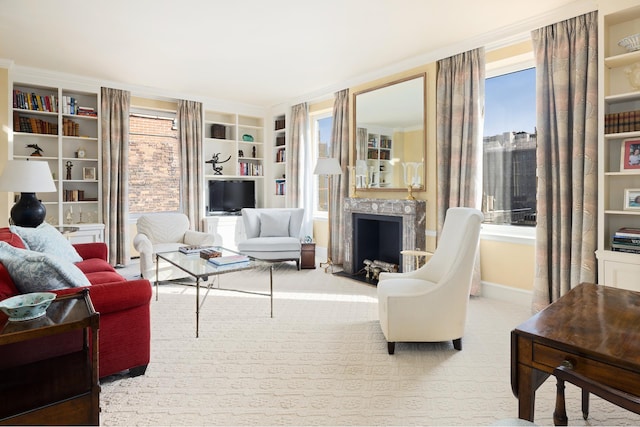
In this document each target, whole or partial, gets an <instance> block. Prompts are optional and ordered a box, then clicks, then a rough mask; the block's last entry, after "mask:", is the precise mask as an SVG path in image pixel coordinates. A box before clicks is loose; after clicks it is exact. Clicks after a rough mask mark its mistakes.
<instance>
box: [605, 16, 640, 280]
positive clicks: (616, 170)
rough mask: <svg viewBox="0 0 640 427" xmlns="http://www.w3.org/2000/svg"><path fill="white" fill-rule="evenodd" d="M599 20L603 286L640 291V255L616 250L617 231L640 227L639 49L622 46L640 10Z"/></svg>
mask: <svg viewBox="0 0 640 427" xmlns="http://www.w3.org/2000/svg"><path fill="white" fill-rule="evenodd" d="M600 19H601V20H602V21H601V24H602V26H601V28H602V31H601V32H600V37H601V38H602V42H603V43H602V44H601V45H602V46H604V51H603V52H602V54H601V55H599V57H600V59H599V60H600V61H601V69H602V70H603V75H602V76H601V79H600V82H599V85H600V89H599V98H600V99H601V103H600V108H599V110H600V111H599V114H600V121H601V126H600V130H601V133H600V135H599V141H598V146H599V170H598V194H599V205H598V251H597V252H596V255H597V257H598V283H600V284H602V285H608V286H615V287H622V288H628V289H633V290H640V282H639V281H638V279H637V278H638V277H640V254H638V253H627V252H622V251H620V249H619V247H618V245H615V246H613V245H612V241H613V237H614V235H616V232H617V231H618V230H620V229H622V228H625V227H631V228H640V208H635V207H634V206H633V203H630V202H629V200H627V199H628V198H629V197H630V196H629V195H630V194H635V193H634V190H635V191H636V192H637V193H638V194H640V165H634V164H632V162H630V161H629V155H630V151H631V150H632V149H633V148H634V147H638V148H640V123H637V121H638V120H640V114H638V113H637V112H638V111H640V86H639V85H637V84H633V82H632V80H631V79H630V78H629V77H631V76H630V75H629V74H630V72H631V71H632V69H633V68H634V67H637V64H638V63H639V62H640V50H639V51H632V52H629V51H627V49H625V48H624V47H622V46H620V45H619V44H618V43H619V41H620V40H621V39H623V38H624V37H626V36H630V35H632V34H635V33H637V29H638V28H640V7H635V8H632V9H628V10H623V11H619V12H616V13H613V14H609V15H605V16H602V17H601V18H600Z"/></svg>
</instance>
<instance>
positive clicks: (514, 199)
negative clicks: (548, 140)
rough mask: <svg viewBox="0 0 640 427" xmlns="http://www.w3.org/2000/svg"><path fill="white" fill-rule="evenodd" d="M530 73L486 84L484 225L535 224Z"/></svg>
mask: <svg viewBox="0 0 640 427" xmlns="http://www.w3.org/2000/svg"><path fill="white" fill-rule="evenodd" d="M535 85H536V82H535V68H529V69H526V70H523V71H518V72H515V73H509V74H504V75H501V76H497V77H492V78H489V79H486V87H485V91H486V94H485V96H486V98H485V126H484V129H485V131H484V159H483V160H484V166H483V170H484V172H483V174H484V177H483V198H482V211H483V213H484V215H485V222H486V223H493V224H512V225H535V224H536V140H537V139H536V97H535V95H536V94H535Z"/></svg>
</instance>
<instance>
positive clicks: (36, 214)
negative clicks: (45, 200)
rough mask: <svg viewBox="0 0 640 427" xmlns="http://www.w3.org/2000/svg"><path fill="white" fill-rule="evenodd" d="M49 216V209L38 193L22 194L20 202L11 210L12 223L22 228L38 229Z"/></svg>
mask: <svg viewBox="0 0 640 427" xmlns="http://www.w3.org/2000/svg"><path fill="white" fill-rule="evenodd" d="M46 216H47V209H46V208H45V207H44V205H43V204H42V203H41V202H40V200H38V199H37V198H36V193H20V200H18V203H16V204H15V205H13V207H12V208H11V221H12V222H13V223H14V224H15V225H18V226H20V227H37V226H39V225H40V224H42V222H43V221H44V218H45V217H46Z"/></svg>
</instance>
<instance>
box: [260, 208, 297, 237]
mask: <svg viewBox="0 0 640 427" xmlns="http://www.w3.org/2000/svg"><path fill="white" fill-rule="evenodd" d="M290 218H291V213H290V212H261V213H260V237H289V219H290Z"/></svg>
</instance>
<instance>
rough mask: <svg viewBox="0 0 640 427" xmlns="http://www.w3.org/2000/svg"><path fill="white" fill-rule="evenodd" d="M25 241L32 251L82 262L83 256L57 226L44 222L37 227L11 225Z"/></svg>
mask: <svg viewBox="0 0 640 427" xmlns="http://www.w3.org/2000/svg"><path fill="white" fill-rule="evenodd" d="M9 228H10V230H11V231H13V232H14V233H16V234H17V235H18V236H20V237H21V238H22V240H23V241H24V244H25V247H26V248H27V249H29V250H31V251H36V252H42V253H45V254H50V255H55V256H57V257H58V258H63V259H65V260H67V261H69V262H80V261H82V257H81V256H80V255H78V252H77V251H76V250H75V248H74V247H73V245H71V242H70V241H69V240H67V239H65V238H64V236H63V235H62V233H60V232H59V231H58V230H57V229H56V228H55V227H53V226H52V225H50V224H47V223H46V222H43V223H42V224H40V225H39V226H37V227H35V228H34V227H18V226H17V225H12V226H10V227H9Z"/></svg>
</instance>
